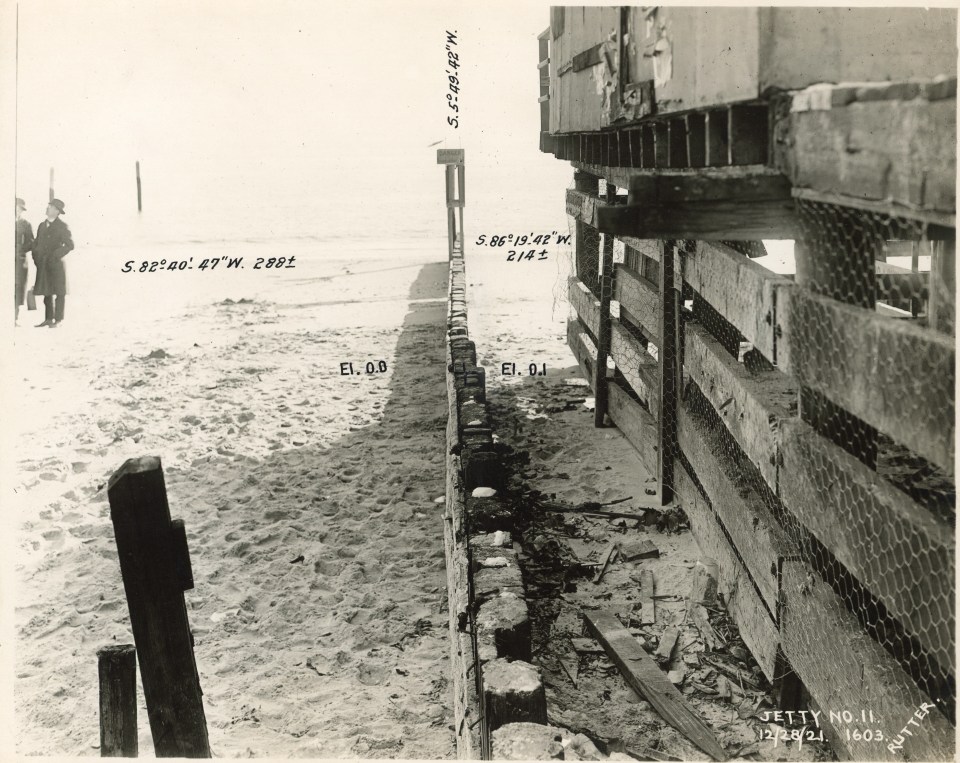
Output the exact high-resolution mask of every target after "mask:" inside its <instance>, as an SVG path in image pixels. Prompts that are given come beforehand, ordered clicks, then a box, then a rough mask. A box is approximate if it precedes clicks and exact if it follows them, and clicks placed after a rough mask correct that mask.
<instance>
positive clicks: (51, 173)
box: [47, 167, 55, 201]
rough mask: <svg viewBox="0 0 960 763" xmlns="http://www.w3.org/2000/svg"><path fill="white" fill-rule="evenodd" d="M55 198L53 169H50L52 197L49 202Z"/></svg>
mask: <svg viewBox="0 0 960 763" xmlns="http://www.w3.org/2000/svg"><path fill="white" fill-rule="evenodd" d="M54 198H55V196H54V193H53V167H51V168H50V197H49V198H48V199H47V201H53V200H54Z"/></svg>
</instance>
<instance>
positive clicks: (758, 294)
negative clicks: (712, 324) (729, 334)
mask: <svg viewBox="0 0 960 763" xmlns="http://www.w3.org/2000/svg"><path fill="white" fill-rule="evenodd" d="M684 279H685V280H686V281H687V283H689V284H690V286H691V287H692V288H693V289H694V291H696V292H697V293H698V294H699V295H700V296H701V297H703V298H704V299H705V300H706V301H707V302H709V303H710V305H711V306H712V307H713V308H714V309H715V310H717V311H718V312H720V313H721V314H722V315H723V316H724V317H725V318H726V319H727V320H728V321H730V323H732V324H733V325H734V326H735V327H736V328H737V330H738V331H740V333H741V334H743V335H744V336H745V337H746V338H747V341H748V342H750V343H751V344H753V346H754V347H756V349H757V350H758V351H759V352H760V354H761V355H763V356H764V357H765V358H766V359H767V360H769V361H770V362H771V363H776V362H777V348H776V335H775V326H774V319H775V315H776V312H775V310H776V297H777V292H778V290H779V289H782V288H792V284H791V282H790V281H789V280H788V279H786V278H783V277H781V276H778V275H777V274H775V273H772V272H770V271H769V270H767V269H766V268H765V267H763V266H762V265H758V264H757V263H756V262H753V261H752V260H750V258H748V257H746V256H745V255H743V254H741V253H740V252H736V251H734V250H733V249H731V248H730V247H728V246H724V245H723V244H720V243H709V242H706V241H698V242H697V246H696V250H695V251H694V252H690V253H688V254H687V258H686V262H685V270H684Z"/></svg>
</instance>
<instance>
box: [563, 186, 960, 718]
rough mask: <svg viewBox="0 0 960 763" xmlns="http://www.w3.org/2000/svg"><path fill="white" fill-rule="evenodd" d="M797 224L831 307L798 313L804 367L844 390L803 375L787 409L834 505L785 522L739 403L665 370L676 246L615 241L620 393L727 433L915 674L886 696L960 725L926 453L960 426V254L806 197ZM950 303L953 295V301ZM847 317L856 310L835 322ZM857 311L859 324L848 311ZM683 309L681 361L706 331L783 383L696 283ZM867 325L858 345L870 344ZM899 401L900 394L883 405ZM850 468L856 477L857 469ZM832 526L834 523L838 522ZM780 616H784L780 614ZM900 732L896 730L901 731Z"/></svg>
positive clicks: (940, 524)
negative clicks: (740, 425) (955, 275)
mask: <svg viewBox="0 0 960 763" xmlns="http://www.w3.org/2000/svg"><path fill="white" fill-rule="evenodd" d="M601 190H602V189H601ZM797 212H798V218H799V222H800V227H799V230H800V233H799V237H798V239H797V241H796V242H795V245H796V249H795V265H796V272H795V273H790V272H787V273H786V274H785V275H786V277H787V278H788V279H792V280H794V281H795V283H796V287H797V288H798V290H802V293H803V294H811V295H818V296H819V297H824V298H827V300H820V301H817V300H816V299H813V300H810V301H809V304H807V302H804V303H803V306H798V305H794V306H793V309H794V310H796V311H797V314H800V313H803V312H804V311H806V313H804V315H803V321H802V325H803V327H804V328H805V329H810V330H809V331H806V330H805V331H804V332H801V333H795V334H791V336H790V338H789V341H790V342H791V343H792V345H791V350H790V352H791V354H792V355H793V356H795V357H801V356H802V357H815V358H817V359H818V360H817V364H813V366H812V367H814V368H815V367H818V366H819V367H820V368H823V369H832V370H831V371H830V374H829V375H830V376H831V378H832V379H833V383H834V384H836V382H837V380H839V381H840V382H841V383H840V384H839V387H840V388H839V389H835V388H833V387H831V386H830V385H829V384H825V383H822V380H821V379H818V378H807V377H805V376H804V375H803V373H800V374H799V378H797V377H794V376H789V377H787V382H788V385H787V386H788V387H789V390H790V394H789V395H788V396H786V398H785V399H783V400H781V403H782V404H783V409H784V410H785V411H786V412H787V414H786V415H787V417H789V418H799V419H800V420H801V421H802V422H804V424H805V425H806V426H808V427H810V429H811V430H812V431H813V432H815V433H816V435H817V437H819V438H822V439H814V440H812V442H813V443H814V447H811V448H810V449H808V450H807V451H806V452H805V454H804V455H805V457H806V458H805V465H804V467H803V471H804V474H805V476H804V479H806V485H807V489H808V494H809V495H810V496H812V497H814V499H816V497H818V496H819V497H822V501H816V500H815V501H814V502H815V503H816V504H817V505H814V506H809V507H805V508H804V509H803V510H802V511H800V512H799V514H800V515H801V516H800V517H798V516H797V513H795V512H794V511H793V510H792V509H793V507H785V502H784V500H783V496H782V495H781V494H780V487H781V485H780V483H779V482H778V478H777V477H776V476H774V477H773V478H771V476H770V475H771V474H773V475H777V474H778V472H777V469H780V471H781V473H782V470H783V469H785V468H787V467H784V466H783V464H782V463H780V464H779V465H778V466H777V467H776V468H774V469H770V468H763V469H761V468H760V465H759V464H758V462H757V460H756V459H751V458H749V457H747V456H746V455H745V452H744V449H743V447H742V444H741V443H740V442H739V441H738V439H737V437H736V436H735V435H734V433H733V432H734V431H735V428H734V429H731V427H730V426H729V421H730V419H729V416H731V415H734V413H733V408H730V409H728V410H723V409H724V407H725V406H727V405H729V401H723V402H721V403H719V404H718V402H717V401H716V400H713V401H711V400H710V399H709V396H708V394H707V392H708V391H705V390H701V389H699V388H698V387H697V385H696V384H695V383H693V382H692V381H691V380H690V378H689V377H686V376H685V375H680V376H678V377H676V378H675V379H674V380H672V381H671V378H670V374H662V372H661V369H660V366H659V360H660V358H659V356H660V354H661V349H660V348H661V342H662V338H661V337H660V336H659V331H661V330H662V328H663V326H664V325H665V324H664V323H663V322H662V319H663V316H662V315H661V310H662V309H663V306H662V305H661V304H660V300H659V288H660V277H661V269H662V268H663V267H664V266H665V265H664V263H665V259H664V258H665V257H668V256H669V251H671V249H670V248H671V247H677V249H678V250H679V251H684V250H691V251H692V249H693V247H694V246H695V244H696V242H692V241H687V242H684V241H677V242H664V241H636V240H631V245H623V244H622V243H621V242H616V243H615V245H614V252H615V261H616V262H617V266H616V267H615V268H614V269H613V281H612V283H611V284H609V288H610V293H611V296H612V300H613V301H612V303H611V314H612V317H611V318H610V321H611V324H610V350H609V351H610V356H611V358H612V360H613V363H614V364H615V366H616V370H615V372H614V378H613V379H612V383H615V384H617V385H618V386H619V387H620V388H621V389H623V390H624V391H625V392H627V393H628V394H629V395H630V396H631V397H632V398H633V399H634V400H636V401H638V402H639V403H640V404H641V405H642V406H643V407H644V408H646V409H647V411H648V412H649V413H650V414H651V415H652V416H653V418H654V419H656V420H660V417H661V416H662V415H663V413H664V412H663V411H661V410H659V408H660V406H661V405H662V404H663V401H664V400H669V399H670V397H671V395H670V394H669V392H670V389H666V390H663V391H661V389H660V385H661V384H664V383H666V384H668V385H670V387H671V389H672V388H673V387H676V388H677V393H678V395H677V396H678V397H679V398H680V401H681V402H680V403H679V404H680V405H682V406H685V407H686V410H687V411H689V415H691V416H693V417H695V418H696V419H697V420H698V421H700V422H702V423H703V425H704V426H705V427H707V428H709V429H710V430H711V431H713V432H715V433H716V434H717V438H716V439H714V440H713V441H712V443H713V447H714V448H715V450H716V451H717V452H718V453H720V454H721V455H722V456H723V458H722V463H724V464H725V465H726V466H727V467H728V468H730V469H731V470H734V471H735V472H736V473H735V474H734V475H731V476H732V478H733V481H734V482H735V484H736V485H738V486H739V488H740V490H741V493H742V494H746V493H745V492H743V491H746V492H748V493H750V494H752V495H753V496H755V497H756V498H757V500H758V501H759V502H760V503H761V504H762V505H763V507H764V508H765V510H766V512H767V513H768V514H769V516H771V517H773V518H774V520H775V522H776V523H777V524H778V526H779V527H780V528H781V529H782V530H783V531H784V532H785V534H786V537H787V538H788V539H789V542H790V543H791V544H792V547H793V548H794V549H796V554H797V557H799V559H800V560H801V561H802V562H803V564H804V565H805V568H806V569H808V570H809V571H810V572H811V573H812V574H813V575H815V576H816V577H817V578H818V579H819V580H820V581H822V582H823V584H825V585H826V586H829V589H830V590H831V591H832V593H833V594H835V596H836V599H837V600H839V601H840V602H841V603H842V606H843V609H844V610H845V613H846V614H845V617H848V618H849V619H850V622H851V623H854V624H855V627H859V629H861V630H862V632H864V633H865V634H867V635H868V636H869V637H870V639H872V641H873V643H874V644H875V645H878V646H879V647H881V648H882V650H883V652H884V653H885V654H886V655H888V656H889V657H890V658H892V660H893V662H894V663H895V664H896V665H897V666H898V667H899V668H900V669H901V670H902V672H903V674H904V676H905V680H898V681H892V682H891V683H890V685H889V686H886V687H884V689H883V691H887V692H900V693H901V694H902V696H899V697H897V698H896V699H897V700H898V701H899V702H901V703H904V704H909V703H911V702H912V701H914V700H915V699H916V697H917V696H919V695H917V693H916V690H917V689H919V690H920V691H922V692H923V693H924V694H925V695H927V696H928V697H929V698H931V699H932V700H933V701H934V702H935V703H936V704H937V706H938V707H939V708H940V709H941V711H942V712H943V714H944V715H945V716H946V718H947V719H950V721H951V723H952V722H953V718H954V714H955V704H956V685H955V678H954V671H953V654H954V645H955V637H954V620H955V611H954V584H953V572H952V571H953V530H952V528H953V526H954V524H955V504H956V489H955V484H954V478H953V474H952V471H953V470H952V446H951V450H950V461H951V465H950V466H949V467H947V466H945V464H944V462H943V459H938V458H937V457H936V455H935V454H934V452H933V451H930V450H927V449H926V447H927V446H926V445H925V444H924V443H925V439H924V438H925V434H926V433H928V432H935V431H938V426H939V420H940V419H945V420H949V421H952V420H953V418H954V378H955V377H954V367H953V355H952V353H944V352H942V351H941V350H942V348H943V346H944V345H943V342H944V341H949V342H952V341H953V335H954V331H955V329H954V318H953V315H952V311H951V305H952V302H951V300H949V299H945V298H944V299H941V300H939V304H938V297H937V289H938V288H941V289H942V285H941V284H940V283H939V281H938V278H937V276H936V273H937V271H938V268H940V266H941V265H942V264H943V263H944V262H946V263H947V265H948V267H946V268H943V270H944V271H945V272H949V273H951V274H952V272H953V262H952V258H953V256H954V250H953V246H952V241H951V240H949V239H950V238H951V237H952V236H953V235H954V231H953V230H952V229H951V230H944V229H938V228H936V226H932V225H929V224H927V223H925V222H923V221H920V220H915V219H910V218H906V217H894V216H890V215H887V214H883V213H877V212H870V211H864V210H860V209H853V208H849V207H843V206H838V205H832V204H823V203H818V202H812V201H806V200H798V202H797ZM577 229H578V236H577V251H576V274H577V277H578V278H579V279H580V280H581V282H582V283H583V284H584V285H585V286H586V287H587V288H588V289H589V290H590V291H591V292H592V293H593V295H594V296H595V297H596V298H597V299H598V300H599V299H600V297H601V294H602V290H603V285H604V283H603V281H604V273H603V268H602V261H603V248H604V245H605V241H606V237H605V236H604V235H603V234H600V233H598V232H597V231H595V230H594V229H592V228H590V227H589V226H587V225H585V224H583V223H579V222H578V223H577ZM722 243H723V244H725V245H726V246H727V247H729V249H731V250H732V251H734V252H737V253H739V254H741V255H744V257H745V258H749V259H751V260H754V259H756V260H757V261H758V262H759V263H760V264H765V263H764V259H765V258H766V256H767V255H768V254H769V252H768V248H767V247H766V246H765V245H764V243H763V242H760V241H756V242H752V241H746V242H745V241H739V242H722ZM665 251H666V252H667V254H666V255H665V254H664V252H665ZM621 252H622V255H621ZM678 261H682V256H681V257H679V258H678ZM931 271H933V272H934V277H933V278H931ZM952 288H953V286H952V284H949V291H950V292H951V293H952ZM801 301H802V300H801ZM836 303H839V304H840V305H841V306H842V307H841V310H840V312H839V313H837V311H836V310H835V309H834V308H836V306H837V304H836ZM628 305H629V307H628ZM944 305H946V309H944V307H943V306H944ZM847 306H851V307H852V308H857V310H854V311H853V312H849V309H850V308H848V307H847ZM676 307H679V314H678V315H677V321H678V322H679V324H680V326H681V329H680V330H679V331H678V332H677V337H676V338H677V340H678V341H677V350H676V351H677V352H678V353H679V355H680V358H681V359H682V357H683V337H684V331H683V330H682V326H683V325H684V324H685V323H687V322H694V323H695V324H696V325H698V326H699V327H701V328H702V329H704V330H705V331H706V332H707V333H708V334H709V335H710V337H711V338H712V339H714V340H716V342H717V343H718V344H719V345H720V346H721V347H722V348H723V350H724V351H725V352H726V353H728V354H729V355H730V357H731V358H732V359H735V360H736V362H737V363H739V364H741V368H742V370H743V372H744V373H745V374H746V375H747V376H748V377H750V378H751V379H752V380H753V381H755V382H756V383H759V384H763V383H764V382H765V381H766V380H768V379H770V378H771V374H773V375H778V374H779V375H780V376H781V377H784V376H786V375H785V374H782V371H783V369H778V368H777V366H775V365H774V363H773V361H774V360H775V359H774V358H769V357H765V356H764V355H763V354H762V353H761V352H759V351H758V350H757V349H756V348H755V347H754V346H753V345H752V344H751V343H750V342H748V341H747V338H746V337H745V336H744V335H743V334H742V333H741V332H740V331H739V330H738V329H737V328H736V327H735V326H734V325H733V323H731V322H730V320H728V316H725V315H723V314H722V313H721V312H719V311H718V310H717V309H715V307H714V306H713V305H711V304H710V303H709V302H707V301H706V300H705V299H703V298H702V297H701V296H700V295H699V294H698V293H696V292H694V291H693V290H692V289H691V288H690V286H689V285H688V284H684V286H683V291H682V294H681V297H680V299H679V301H678V304H677V305H676ZM578 312H579V311H578ZM582 318H583V315H582V314H581V319H582ZM878 319H880V320H883V321H886V320H889V321H890V322H891V323H890V324H886V323H884V325H889V326H894V327H895V328H894V330H892V331H890V332H887V331H883V332H877V331H873V330H870V327H875V326H876V322H877V320H878ZM838 320H839V322H838ZM666 325H669V321H668V322H667V324H666ZM901 327H902V329H903V330H900V329H901ZM861 328H863V333H862V335H861V334H859V333H857V332H858V331H859V330H860V329H861ZM925 337H932V338H939V340H937V339H932V340H931V342H930V343H929V347H930V348H931V349H930V351H929V352H927V351H926V349H925V348H926V347H927V344H928V343H927V342H926V339H925ZM783 341H787V340H786V339H783ZM670 344H671V343H669V342H668V346H670ZM851 345H853V346H851ZM851 353H853V354H857V353H860V354H861V355H863V356H864V357H867V358H870V357H872V358H873V362H874V365H873V366H872V367H871V366H870V365H869V363H868V364H867V365H866V366H864V365H863V364H862V363H860V364H859V365H858V364H857V363H854V362H851V360H850V357H849V355H850V354H851ZM668 360H669V359H668ZM898 361H899V362H898ZM681 363H682V360H681ZM878 363H884V364H885V365H884V366H883V367H878V366H877V364H878ZM787 370H790V371H791V372H793V371H794V370H795V369H793V368H788V369H787ZM865 370H867V371H868V373H864V371H865ZM845 375H847V376H846V377H845ZM888 387H889V389H892V390H897V394H898V395H900V397H899V398H898V399H896V400H889V399H887V398H886V395H887V394H889V393H888ZM864 389H866V390H870V391H871V394H873V395H875V396H877V397H878V398H879V400H880V401H881V404H878V403H877V401H870V400H867V401H866V402H863V401H862V400H859V399H858V395H859V392H858V391H862V390H864ZM904 391H906V394H905V393H904ZM861 397H862V396H861ZM851 401H853V402H852V403H851ZM884 405H885V406H887V407H890V406H892V407H893V408H896V409H897V412H896V415H895V416H894V417H893V420H894V421H896V422H897V426H895V427H890V426H884V427H883V429H884V431H881V429H878V428H877V427H876V426H873V425H871V424H870V423H868V421H866V420H864V418H861V416H865V417H867V418H869V417H870V415H871V414H872V412H874V411H875V410H877V409H878V407H879V408H883V407H884ZM851 409H852V410H851ZM858 413H859V414H860V415H857V414H858ZM875 423H877V422H875ZM940 428H942V427H940ZM665 438H666V439H665V440H664V443H666V445H667V446H669V447H671V451H670V452H669V453H667V454H665V456H666V457H667V458H668V460H670V459H672V460H674V461H676V462H677V463H681V464H684V465H685V466H687V467H689V463H687V462H686V457H685V456H684V454H683V453H682V452H681V450H680V448H679V446H678V445H677V444H676V440H675V439H672V440H671V439H670V432H669V431H666V432H665ZM831 448H832V449H831ZM770 456H771V457H772V458H774V459H776V458H778V457H779V456H777V455H776V454H770ZM854 462H859V466H856V465H853V466H852V464H854ZM938 462H939V463H938ZM861 467H862V468H861ZM851 474H853V475H854V476H853V477H851V476H850V475H851ZM694 476H695V475H694ZM781 476H782V475H781ZM701 487H702V485H701ZM878 507H879V508H878ZM879 509H882V511H881V510H879ZM830 513H832V514H833V515H834V516H832V517H829V518H826V517H827V515H828V514H830ZM769 614H770V616H771V617H776V616H777V613H776V612H774V611H771V612H770V613H769ZM799 629H800V632H799V633H797V634H796V638H797V639H798V641H799V642H800V643H801V644H802V645H803V648H804V649H807V650H809V651H810V652H812V653H815V652H817V651H818V650H819V651H820V652H823V653H825V654H829V652H830V651H831V649H833V651H834V654H833V655H830V656H831V657H833V658H834V659H835V660H842V659H843V658H842V657H841V654H842V650H841V649H840V648H839V647H837V648H833V647H832V646H831V643H830V641H829V639H825V637H824V624H823V623H822V622H821V623H817V622H810V623H809V624H804V623H801V624H800V626H799ZM829 662H830V660H825V664H829ZM827 680H829V676H828V677H827ZM887 720H888V721H889V723H890V724H894V723H897V720H895V719H887ZM888 730H889V731H891V732H893V731H895V729H893V728H892V726H890V727H888Z"/></svg>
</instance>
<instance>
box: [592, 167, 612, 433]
mask: <svg viewBox="0 0 960 763" xmlns="http://www.w3.org/2000/svg"><path fill="white" fill-rule="evenodd" d="M606 197H607V202H609V203H612V202H613V201H615V200H616V198H617V187H616V186H615V185H613V184H612V183H609V182H608V183H607V193H606ZM612 292H613V235H611V234H610V233H604V234H603V261H602V262H601V265H600V325H599V327H598V328H597V332H598V333H597V365H596V368H595V369H594V377H595V378H594V386H593V388H594V408H593V425H594V426H596V427H602V426H605V423H606V422H605V419H606V416H607V403H608V400H609V396H610V395H609V392H610V390H609V388H608V386H607V384H608V382H607V356H608V355H610V295H611V293H612Z"/></svg>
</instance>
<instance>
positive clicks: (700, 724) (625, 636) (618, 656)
mask: <svg viewBox="0 0 960 763" xmlns="http://www.w3.org/2000/svg"><path fill="white" fill-rule="evenodd" d="M583 617H584V620H586V623H587V627H588V628H589V629H590V632H591V633H593V635H594V636H596V639H597V641H599V642H600V643H601V644H602V645H603V648H604V649H606V650H607V654H609V655H610V659H611V660H613V662H614V664H616V666H617V667H618V668H620V672H621V673H623V677H624V679H625V680H626V682H627V683H628V684H629V685H630V688H632V689H633V690H635V691H637V692H639V693H640V694H641V695H642V696H643V698H644V699H646V700H647V702H649V703H650V704H651V705H653V707H654V709H655V710H656V711H657V712H658V713H660V715H661V716H663V719H664V720H665V721H667V722H668V723H669V724H670V725H671V726H673V727H674V728H675V729H676V730H677V731H679V732H680V733H681V734H683V735H684V736H685V737H687V739H689V740H690V741H691V742H693V743H694V744H695V745H696V746H697V747H699V748H700V749H701V750H703V751H704V752H705V753H707V754H708V755H709V756H710V757H712V758H713V759H714V760H727V754H726V752H724V750H723V747H721V745H720V743H719V742H718V741H717V738H716V737H715V736H714V735H713V732H712V731H711V730H710V728H709V727H708V726H707V724H706V723H704V721H703V719H702V718H700V716H698V715H697V714H696V713H694V712H693V710H692V709H691V708H690V706H689V705H688V704H687V703H686V701H685V700H684V698H683V695H682V694H680V692H679V691H677V688H676V687H675V686H674V685H673V684H672V683H670V681H669V679H668V678H667V677H666V675H664V673H663V671H662V670H660V668H659V667H657V663H656V662H654V660H653V658H652V657H651V656H650V655H648V654H647V653H646V652H645V651H644V650H643V647H641V646H640V643H639V642H638V641H637V640H636V639H635V638H634V637H633V636H631V635H630V632H629V631H628V630H627V629H626V628H624V627H623V625H621V624H620V621H619V620H618V619H617V618H616V617H615V616H614V615H613V614H611V613H609V612H584V614H583Z"/></svg>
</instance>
